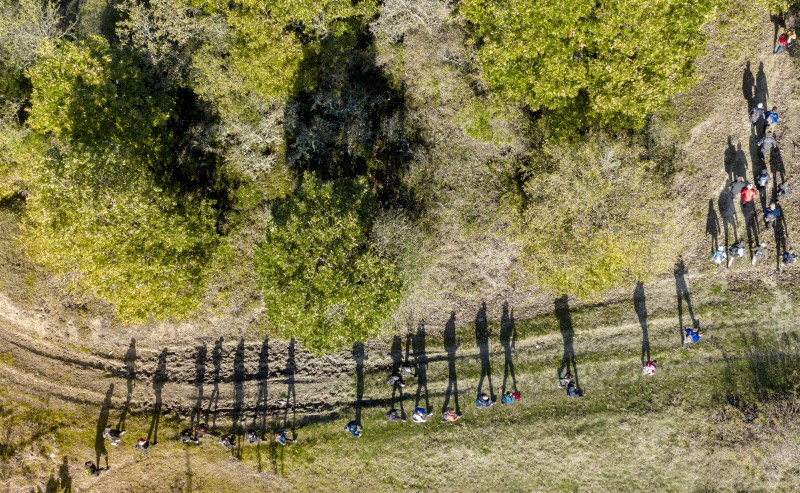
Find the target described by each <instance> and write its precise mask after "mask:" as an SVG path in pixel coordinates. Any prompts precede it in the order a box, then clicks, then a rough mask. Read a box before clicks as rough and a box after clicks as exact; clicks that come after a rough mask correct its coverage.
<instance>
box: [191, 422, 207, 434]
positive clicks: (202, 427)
mask: <svg viewBox="0 0 800 493" xmlns="http://www.w3.org/2000/svg"><path fill="white" fill-rule="evenodd" d="M194 434H195V435H197V436H198V437H204V436H206V435H208V425H207V424H205V423H200V424H198V425H197V426H195V428H194Z"/></svg>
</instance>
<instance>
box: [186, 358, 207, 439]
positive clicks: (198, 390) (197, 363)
mask: <svg viewBox="0 0 800 493" xmlns="http://www.w3.org/2000/svg"><path fill="white" fill-rule="evenodd" d="M206 357H208V346H207V345H206V344H205V343H203V345H202V346H197V354H196V355H195V359H194V388H195V399H194V406H192V414H191V415H190V417H189V423H190V424H191V427H192V429H194V428H195V426H197V425H198V424H200V412H201V411H202V410H203V387H204V385H205V381H206Z"/></svg>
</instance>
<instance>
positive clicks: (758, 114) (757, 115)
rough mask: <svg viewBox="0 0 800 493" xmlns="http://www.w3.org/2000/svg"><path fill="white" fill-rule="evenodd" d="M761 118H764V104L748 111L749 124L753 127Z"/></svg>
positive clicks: (759, 104)
mask: <svg viewBox="0 0 800 493" xmlns="http://www.w3.org/2000/svg"><path fill="white" fill-rule="evenodd" d="M762 118H764V103H758V105H757V106H755V107H754V108H753V109H751V110H750V123H751V124H752V125H753V126H754V127H755V126H756V125H757V124H758V121H759V120H761V119H762Z"/></svg>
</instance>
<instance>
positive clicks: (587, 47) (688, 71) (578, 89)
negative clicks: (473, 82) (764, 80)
mask: <svg viewBox="0 0 800 493" xmlns="http://www.w3.org/2000/svg"><path fill="white" fill-rule="evenodd" d="M713 5H714V0H689V1H686V0H656V1H651V0H611V1H600V2H596V1H594V0H577V1H571V2H532V1H516V0H497V1H496V0H466V1H465V3H464V5H463V7H462V12H463V14H464V15H465V16H466V18H467V19H468V20H469V21H470V22H471V23H472V24H473V27H474V29H473V33H472V35H473V42H474V43H475V45H476V47H477V59H478V63H479V65H480V67H481V68H482V70H483V73H484V76H485V78H486V80H487V81H488V83H489V84H490V86H492V87H493V88H494V89H496V90H497V91H499V92H501V93H502V94H503V95H504V96H505V97H506V98H507V99H508V100H509V101H512V102H522V103H523V104H525V105H527V106H528V107H530V108H531V109H532V110H534V111H538V110H542V111H546V112H549V113H551V114H553V116H554V117H555V118H556V119H559V120H564V122H562V123H561V126H562V127H564V126H566V125H569V126H570V127H571V128H575V127H578V128H586V127H588V126H591V125H600V126H604V127H612V128H638V127H640V126H641V125H642V124H643V122H644V119H645V116H646V115H647V114H648V113H650V112H652V111H654V110H656V109H657V108H659V106H660V105H662V104H663V103H664V102H665V101H666V100H667V98H668V97H670V95H672V94H674V93H675V92H677V91H680V90H683V89H686V88H688V87H689V86H690V85H691V84H692V82H693V80H692V64H693V61H694V59H695V57H696V56H697V55H698V54H699V52H700V50H702V49H703V47H704V46H705V44H704V39H703V37H702V36H701V35H700V33H699V29H700V27H701V26H702V25H703V23H704V22H705V21H706V19H707V16H708V15H709V13H710V12H711V11H712V8H713Z"/></svg>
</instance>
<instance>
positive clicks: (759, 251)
mask: <svg viewBox="0 0 800 493" xmlns="http://www.w3.org/2000/svg"><path fill="white" fill-rule="evenodd" d="M765 258H767V242H765V241H762V242H761V244H759V245H758V247H756V249H755V250H754V251H753V260H752V261H751V262H750V263H751V264H752V265H756V262H757V261H759V260H764V259H765Z"/></svg>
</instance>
